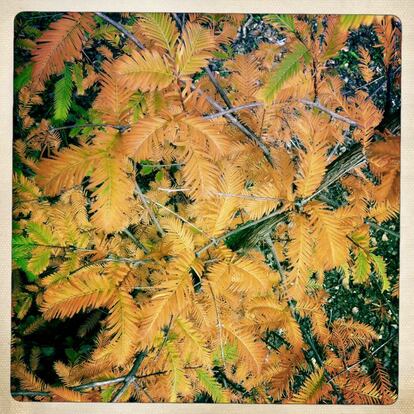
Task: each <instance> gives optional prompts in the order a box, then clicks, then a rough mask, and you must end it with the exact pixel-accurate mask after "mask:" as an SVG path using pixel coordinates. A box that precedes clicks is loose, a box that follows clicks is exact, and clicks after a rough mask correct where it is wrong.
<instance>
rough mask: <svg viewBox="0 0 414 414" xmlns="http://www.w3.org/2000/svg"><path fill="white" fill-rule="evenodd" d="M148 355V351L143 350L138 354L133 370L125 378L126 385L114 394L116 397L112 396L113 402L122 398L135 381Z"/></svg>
mask: <svg viewBox="0 0 414 414" xmlns="http://www.w3.org/2000/svg"><path fill="white" fill-rule="evenodd" d="M146 355H147V352H146V351H143V352H140V353H139V354H138V355H137V356H136V358H135V361H134V365H133V366H132V368H131V371H129V373H128V374H127V375H126V376H125V378H124V385H123V386H122V387H121V388H120V389H119V391H118V392H117V393H116V394H115V395H114V397H113V398H112V402H117V401H119V400H120V399H121V398H122V396H123V395H124V394H125V392H126V390H127V389H128V387H129V386H130V385H131V384H132V383H133V382H134V381H135V378H136V377H135V375H136V373H137V371H138V369H139V367H140V366H141V364H142V361H143V360H144V358H145V357H146Z"/></svg>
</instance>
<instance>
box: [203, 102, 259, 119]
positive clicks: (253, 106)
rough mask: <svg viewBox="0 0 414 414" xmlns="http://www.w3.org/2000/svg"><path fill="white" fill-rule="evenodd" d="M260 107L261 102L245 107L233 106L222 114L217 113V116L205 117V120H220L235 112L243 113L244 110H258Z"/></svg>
mask: <svg viewBox="0 0 414 414" xmlns="http://www.w3.org/2000/svg"><path fill="white" fill-rule="evenodd" d="M258 106H262V104H261V103H260V102H251V103H248V104H244V105H239V106H233V107H232V108H229V109H226V110H225V111H222V112H216V113H215V114H210V115H205V116H204V117H203V118H204V119H214V118H220V117H222V116H224V115H227V114H232V113H233V112H237V111H241V110H243V109H249V108H257V107H258Z"/></svg>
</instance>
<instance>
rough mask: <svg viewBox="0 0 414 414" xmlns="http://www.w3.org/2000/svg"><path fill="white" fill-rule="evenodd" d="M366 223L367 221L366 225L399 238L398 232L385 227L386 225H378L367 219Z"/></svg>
mask: <svg viewBox="0 0 414 414" xmlns="http://www.w3.org/2000/svg"><path fill="white" fill-rule="evenodd" d="M366 223H367V224H368V225H370V226H371V227H374V229H377V230H381V231H383V232H384V233H388V234H391V236H394V237H396V238H397V239H399V238H400V235H399V233H397V232H395V231H393V230H390V229H387V228H386V227H383V226H380V225H379V224H377V223H374V222H373V221H370V220H368V221H367V222H366Z"/></svg>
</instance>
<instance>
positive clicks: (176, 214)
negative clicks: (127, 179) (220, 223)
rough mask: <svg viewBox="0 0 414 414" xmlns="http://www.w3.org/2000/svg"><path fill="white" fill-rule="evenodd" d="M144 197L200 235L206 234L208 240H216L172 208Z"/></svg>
mask: <svg viewBox="0 0 414 414" xmlns="http://www.w3.org/2000/svg"><path fill="white" fill-rule="evenodd" d="M144 197H145V198H146V199H147V200H148V201H150V202H151V203H154V204H155V205H157V206H158V207H160V208H163V209H164V210H167V211H168V212H170V213H171V214H172V215H174V216H175V217H177V218H179V219H180V220H181V221H183V222H184V223H187V224H188V225H189V226H191V227H192V228H193V229H195V230H197V231H199V232H200V233H202V234H204V235H205V236H206V237H207V238H208V239H210V240H211V241H213V240H214V239H213V238H212V237H210V236H209V235H208V234H207V233H206V232H205V231H204V230H203V229H200V227H197V226H196V225H194V224H193V223H191V222H190V221H188V220H187V219H186V218H184V217H183V216H180V215H179V214H178V213H176V212H175V211H173V210H171V209H170V208H168V207H167V206H164V205H163V204H161V203H159V202H158V201H155V200H152V199H151V198H149V197H147V196H146V195H144Z"/></svg>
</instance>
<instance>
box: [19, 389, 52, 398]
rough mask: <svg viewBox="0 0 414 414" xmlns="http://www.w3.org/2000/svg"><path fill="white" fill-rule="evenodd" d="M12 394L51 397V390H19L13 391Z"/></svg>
mask: <svg viewBox="0 0 414 414" xmlns="http://www.w3.org/2000/svg"><path fill="white" fill-rule="evenodd" d="M11 395H12V396H13V397H49V396H50V392H48V391H25V390H19V391H12V392H11Z"/></svg>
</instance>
